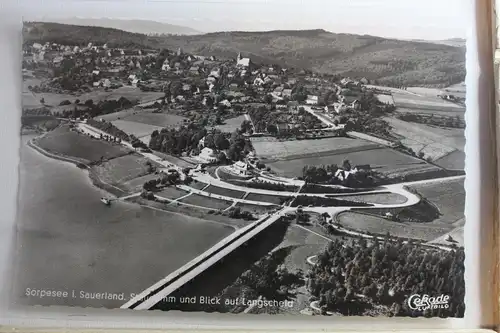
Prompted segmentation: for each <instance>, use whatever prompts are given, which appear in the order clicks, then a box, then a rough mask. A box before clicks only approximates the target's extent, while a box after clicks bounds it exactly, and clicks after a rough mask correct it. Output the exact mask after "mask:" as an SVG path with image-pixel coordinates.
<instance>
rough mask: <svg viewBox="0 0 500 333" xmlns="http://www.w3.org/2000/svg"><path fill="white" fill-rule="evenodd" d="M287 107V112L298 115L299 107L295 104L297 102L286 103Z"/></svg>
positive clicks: (297, 103)
mask: <svg viewBox="0 0 500 333" xmlns="http://www.w3.org/2000/svg"><path fill="white" fill-rule="evenodd" d="M287 106H288V111H289V112H290V113H292V114H297V113H299V107H300V105H299V102H297V101H290V102H288V104H287Z"/></svg>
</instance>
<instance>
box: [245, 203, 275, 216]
mask: <svg viewBox="0 0 500 333" xmlns="http://www.w3.org/2000/svg"><path fill="white" fill-rule="evenodd" d="M236 207H239V208H241V210H244V211H248V212H250V213H252V214H255V215H262V214H265V213H268V212H269V211H271V210H273V209H276V208H278V206H260V205H252V204H246V203H237V204H236Z"/></svg>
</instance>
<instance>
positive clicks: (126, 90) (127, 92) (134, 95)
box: [70, 86, 164, 103]
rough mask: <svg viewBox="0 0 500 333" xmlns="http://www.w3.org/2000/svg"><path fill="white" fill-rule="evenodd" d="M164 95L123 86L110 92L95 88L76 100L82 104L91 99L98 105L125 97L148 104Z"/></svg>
mask: <svg viewBox="0 0 500 333" xmlns="http://www.w3.org/2000/svg"><path fill="white" fill-rule="evenodd" d="M163 95H164V94H163V93H162V92H154V91H141V89H139V88H134V87H131V86H123V87H120V88H118V89H110V90H108V91H105V90H104V88H98V89H95V88H94V89H93V90H92V91H91V92H88V93H84V94H81V95H79V96H77V97H74V98H78V99H80V101H82V103H83V102H85V101H86V100H88V99H91V100H93V101H94V103H96V102H98V101H104V100H110V99H120V97H125V98H126V99H128V100H130V101H135V102H137V103H146V102H150V101H155V100H157V99H159V98H162V97H163ZM70 100H71V99H70Z"/></svg>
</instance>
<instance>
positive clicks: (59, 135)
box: [37, 126, 131, 162]
mask: <svg viewBox="0 0 500 333" xmlns="http://www.w3.org/2000/svg"><path fill="white" fill-rule="evenodd" d="M37 143H38V145H39V146H40V147H41V148H43V149H45V150H48V151H50V152H52V153H56V154H62V155H65V156H68V157H76V158H80V159H84V160H86V161H88V162H94V161H99V160H101V158H104V159H113V158H115V157H119V156H123V155H127V154H129V153H130V152H131V151H130V150H129V149H127V148H125V147H123V146H121V145H118V144H112V143H108V142H105V141H101V140H98V139H93V138H91V137H89V136H87V135H84V134H80V133H77V132H73V131H70V129H69V127H68V126H60V127H58V128H56V129H55V130H54V131H52V132H49V133H47V134H46V135H44V136H43V137H41V138H39V139H37Z"/></svg>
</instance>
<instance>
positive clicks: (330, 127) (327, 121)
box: [301, 105, 344, 131]
mask: <svg viewBox="0 0 500 333" xmlns="http://www.w3.org/2000/svg"><path fill="white" fill-rule="evenodd" d="M301 107H303V108H304V110H306V111H307V112H309V113H310V114H312V115H313V116H315V117H316V118H318V120H320V121H321V122H322V123H323V124H325V125H326V126H328V128H325V129H324V130H326V131H335V130H339V129H343V128H344V125H343V124H342V125H335V124H334V123H333V120H331V119H329V118H328V117H326V116H324V115H322V114H320V113H319V112H315V111H314V110H313V109H312V107H311V106H310V105H301Z"/></svg>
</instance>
